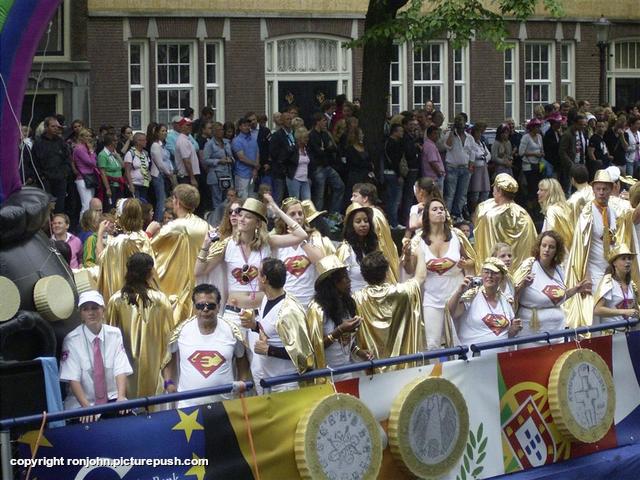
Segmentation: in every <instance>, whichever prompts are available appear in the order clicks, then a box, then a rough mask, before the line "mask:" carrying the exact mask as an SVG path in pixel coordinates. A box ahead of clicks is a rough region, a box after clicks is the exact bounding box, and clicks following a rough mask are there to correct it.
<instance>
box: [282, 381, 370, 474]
mask: <svg viewBox="0 0 640 480" xmlns="http://www.w3.org/2000/svg"><path fill="white" fill-rule="evenodd" d="M295 453H296V464H297V465H298V471H299V472H300V477H301V478H303V479H310V480H311V479H312V480H342V479H344V478H357V479H363V480H374V479H376V478H377V477H378V472H379V471H380V465H381V464H382V440H381V437H380V427H379V424H378V421H377V420H376V419H375V417H374V416H373V414H372V413H371V412H370V411H369V409H368V408H367V407H366V406H365V404H364V403H362V402H361V401H360V400H359V399H357V398H356V397H353V396H351V395H345V394H340V393H338V394H335V395H330V396H328V397H325V398H323V399H322V400H320V401H319V402H317V403H315V404H314V405H313V406H312V407H311V408H309V410H307V412H305V414H304V415H303V416H302V418H300V421H299V422H298V426H297V428H296V437H295Z"/></svg>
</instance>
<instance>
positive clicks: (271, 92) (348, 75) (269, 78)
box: [264, 33, 353, 121]
mask: <svg viewBox="0 0 640 480" xmlns="http://www.w3.org/2000/svg"><path fill="white" fill-rule="evenodd" d="M291 39H305V40H307V39H313V40H332V41H336V42H338V45H337V58H336V67H337V71H326V72H319V71H316V72H308V71H307V72H283V71H279V70H278V42H280V41H284V40H291ZM349 41H350V39H348V38H344V37H338V36H333V35H320V34H311V33H310V34H296V35H282V36H278V37H271V38H268V39H267V40H265V42H264V72H265V75H264V77H265V81H264V85H265V90H264V91H265V111H266V112H267V118H268V119H269V121H271V118H272V114H273V113H275V112H277V111H278V108H279V105H280V100H281V99H280V98H279V96H278V90H279V89H278V82H286V81H314V80H315V81H335V82H336V83H337V87H336V89H337V92H336V93H337V94H338V95H340V94H345V95H346V96H347V98H352V96H353V76H352V71H353V67H352V65H353V60H352V50H351V49H350V48H345V45H346V44H347V43H348V42H349Z"/></svg>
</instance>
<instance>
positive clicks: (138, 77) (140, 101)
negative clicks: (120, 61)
mask: <svg viewBox="0 0 640 480" xmlns="http://www.w3.org/2000/svg"><path fill="white" fill-rule="evenodd" d="M147 68H148V62H147V44H146V43H145V42H131V43H130V44H129V124H130V125H131V128H133V129H134V130H144V129H146V126H147V123H148V122H149V119H148V118H147V112H148V111H149V109H148V91H149V88H148V81H147Z"/></svg>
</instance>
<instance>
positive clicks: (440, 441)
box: [388, 378, 469, 478]
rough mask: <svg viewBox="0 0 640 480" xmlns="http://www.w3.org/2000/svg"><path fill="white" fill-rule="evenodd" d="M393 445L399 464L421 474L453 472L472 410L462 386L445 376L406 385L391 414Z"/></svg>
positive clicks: (467, 430)
mask: <svg viewBox="0 0 640 480" xmlns="http://www.w3.org/2000/svg"><path fill="white" fill-rule="evenodd" d="M388 432H389V446H390V447H391V453H392V454H393V457H394V458H395V459H396V461H397V463H398V465H400V466H401V467H403V468H404V469H405V470H406V471H407V472H408V473H409V474H411V475H412V476H416V477H419V478H433V477H439V476H441V475H444V474H445V473H447V472H449V471H450V470H451V469H452V468H453V467H454V466H455V465H456V463H457V462H458V461H459V460H460V457H461V456H462V454H463V451H464V447H465V445H466V442H467V437H468V435H469V412H468V410H467V404H466V403H465V401H464V397H463V396H462V393H460V390H458V388H457V387H456V386H455V385H454V384H453V383H451V382H450V381H449V380H445V379H444V378H426V379H418V380H416V381H414V382H412V383H410V384H408V385H407V386H405V387H404V388H403V389H402V390H401V391H400V393H399V394H398V396H397V397H396V398H395V400H394V401H393V404H392V406H391V412H390V414H389V429H388Z"/></svg>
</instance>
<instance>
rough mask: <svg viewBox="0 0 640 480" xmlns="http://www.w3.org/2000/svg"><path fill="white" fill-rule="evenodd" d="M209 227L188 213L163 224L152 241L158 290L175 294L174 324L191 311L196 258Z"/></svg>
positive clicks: (182, 319)
mask: <svg viewBox="0 0 640 480" xmlns="http://www.w3.org/2000/svg"><path fill="white" fill-rule="evenodd" d="M209 229H210V227H209V224H208V223H207V222H205V221H204V220H202V219H201V218H200V217H198V216H196V215H193V214H189V215H187V216H186V217H184V218H176V219H175V220H172V221H171V222H169V223H168V224H166V225H165V226H163V227H162V229H161V230H160V232H158V234H157V235H156V236H155V237H154V238H153V240H152V241H151V246H152V247H153V250H154V251H155V252H156V271H157V272H158V278H159V282H160V290H162V291H163V292H164V293H165V294H166V295H167V296H169V297H170V296H172V295H175V296H176V306H175V309H174V311H173V321H174V324H175V325H178V324H179V323H180V322H182V321H184V320H186V319H187V318H189V316H190V315H191V291H192V290H193V287H195V282H196V278H195V262H196V256H197V255H198V250H199V249H200V247H201V246H202V242H203V240H204V236H205V235H206V234H207V232H208V231H209Z"/></svg>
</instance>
